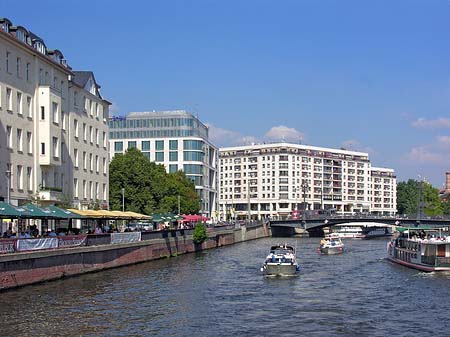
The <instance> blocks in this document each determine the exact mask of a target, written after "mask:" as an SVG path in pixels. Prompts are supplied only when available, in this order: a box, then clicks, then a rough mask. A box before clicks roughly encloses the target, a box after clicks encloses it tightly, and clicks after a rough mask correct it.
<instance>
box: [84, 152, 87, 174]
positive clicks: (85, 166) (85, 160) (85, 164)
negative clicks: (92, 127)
mask: <svg viewBox="0 0 450 337" xmlns="http://www.w3.org/2000/svg"><path fill="white" fill-rule="evenodd" d="M83 169H84V170H87V156H86V151H83Z"/></svg>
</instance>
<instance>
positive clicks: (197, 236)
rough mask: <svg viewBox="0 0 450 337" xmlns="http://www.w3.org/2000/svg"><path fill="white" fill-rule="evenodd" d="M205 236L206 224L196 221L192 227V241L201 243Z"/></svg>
mask: <svg viewBox="0 0 450 337" xmlns="http://www.w3.org/2000/svg"><path fill="white" fill-rule="evenodd" d="M207 238H208V236H207V235H206V226H205V225H204V224H202V223H197V224H196V225H195V228H194V243H196V244H201V243H202V242H203V241H205V240H206V239H207Z"/></svg>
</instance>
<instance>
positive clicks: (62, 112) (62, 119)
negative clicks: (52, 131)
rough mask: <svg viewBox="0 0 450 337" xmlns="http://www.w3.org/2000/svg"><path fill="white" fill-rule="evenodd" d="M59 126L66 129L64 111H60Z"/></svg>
mask: <svg viewBox="0 0 450 337" xmlns="http://www.w3.org/2000/svg"><path fill="white" fill-rule="evenodd" d="M61 128H62V129H63V130H65V129H66V113H65V112H64V111H61Z"/></svg>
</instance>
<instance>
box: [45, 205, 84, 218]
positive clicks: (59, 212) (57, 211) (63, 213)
mask: <svg viewBox="0 0 450 337" xmlns="http://www.w3.org/2000/svg"><path fill="white" fill-rule="evenodd" d="M45 208H47V209H49V210H50V211H51V212H52V213H53V214H54V215H56V216H58V217H60V218H62V219H85V217H84V216H83V215H80V214H77V213H74V212H71V211H69V210H67V209H62V208H59V207H56V206H46V207H45Z"/></svg>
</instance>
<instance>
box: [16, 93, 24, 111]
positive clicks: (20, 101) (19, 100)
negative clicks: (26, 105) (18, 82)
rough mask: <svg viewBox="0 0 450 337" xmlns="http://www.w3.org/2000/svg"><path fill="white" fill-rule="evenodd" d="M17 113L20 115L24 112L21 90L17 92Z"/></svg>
mask: <svg viewBox="0 0 450 337" xmlns="http://www.w3.org/2000/svg"><path fill="white" fill-rule="evenodd" d="M17 113H18V114H19V115H22V114H23V110H22V93H21V92H18V93H17Z"/></svg>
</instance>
